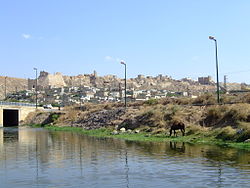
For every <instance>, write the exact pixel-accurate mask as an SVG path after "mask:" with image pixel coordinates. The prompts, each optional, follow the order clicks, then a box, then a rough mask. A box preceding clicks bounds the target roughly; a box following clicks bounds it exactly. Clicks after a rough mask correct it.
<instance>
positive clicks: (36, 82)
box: [34, 68, 37, 109]
mask: <svg viewBox="0 0 250 188" xmlns="http://www.w3.org/2000/svg"><path fill="white" fill-rule="evenodd" d="M34 70H35V71H36V109H37V68H34Z"/></svg>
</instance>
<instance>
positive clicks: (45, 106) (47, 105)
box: [43, 104, 53, 109]
mask: <svg viewBox="0 0 250 188" xmlns="http://www.w3.org/2000/svg"><path fill="white" fill-rule="evenodd" d="M43 108H44V109H52V108H53V107H52V105H51V104H46V105H43Z"/></svg>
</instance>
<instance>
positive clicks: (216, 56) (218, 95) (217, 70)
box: [209, 36, 220, 104]
mask: <svg viewBox="0 0 250 188" xmlns="http://www.w3.org/2000/svg"><path fill="white" fill-rule="evenodd" d="M209 39H210V40H213V41H214V42H215V61H216V79H217V102H218V104H219V103H220V88H219V68H218V50H217V40H216V39H215V37H213V36H209Z"/></svg>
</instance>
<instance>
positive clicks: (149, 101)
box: [145, 99, 158, 106]
mask: <svg viewBox="0 0 250 188" xmlns="http://www.w3.org/2000/svg"><path fill="white" fill-rule="evenodd" d="M145 104H147V105H150V106H152V105H156V104H158V100H157V99H149V100H147V101H146V102H145Z"/></svg>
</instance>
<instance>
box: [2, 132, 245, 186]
mask: <svg viewBox="0 0 250 188" xmlns="http://www.w3.org/2000/svg"><path fill="white" fill-rule="evenodd" d="M249 163H250V155H249V152H246V151H243V150H236V149H232V148H221V147H217V146H207V145H191V144H187V143H175V142H169V143H153V142H131V141H122V140H117V139H106V138H93V137H88V136H83V135H78V134H76V133H70V132H48V131H46V130H43V129H29V128H19V129H18V128H4V129H3V128H2V129H0V181H1V182H4V183H3V185H6V186H5V187H8V186H9V187H27V186H28V187H29V185H30V187H32V186H34V185H36V186H38V187H47V186H52V185H53V186H57V187H68V186H71V187H78V186H79V185H81V186H86V187H154V186H155V187H157V186H158V187H166V186H170V187H171V186H174V187H178V186H177V185H180V187H181V186H185V185H186V184H187V183H190V182H192V184H193V185H197V186H198V187H199V186H202V187H206V186H208V187H211V186H213V187H214V186H215V187H221V186H222V187H223V186H225V185H228V184H229V185H238V184H237V183H238V182H240V184H239V185H240V186H244V185H245V184H247V183H249V182H250V178H249V175H250V165H249ZM190 172H192V173H190ZM232 177H234V178H232ZM180 179H181V181H180ZM179 181H180V182H179ZM176 183H177V184H176ZM72 185H74V186H72Z"/></svg>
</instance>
